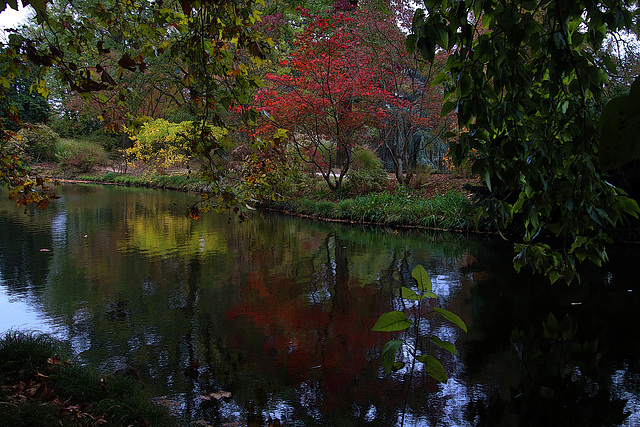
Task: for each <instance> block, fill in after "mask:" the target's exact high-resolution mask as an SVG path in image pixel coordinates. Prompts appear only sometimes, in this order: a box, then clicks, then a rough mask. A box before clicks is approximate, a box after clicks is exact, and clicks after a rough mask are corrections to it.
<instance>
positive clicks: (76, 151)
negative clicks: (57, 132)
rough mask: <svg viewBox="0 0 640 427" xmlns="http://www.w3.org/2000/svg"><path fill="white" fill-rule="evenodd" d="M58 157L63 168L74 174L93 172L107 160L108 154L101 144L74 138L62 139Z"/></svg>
mask: <svg viewBox="0 0 640 427" xmlns="http://www.w3.org/2000/svg"><path fill="white" fill-rule="evenodd" d="M57 157H58V161H59V163H60V167H61V168H62V170H64V171H67V172H70V173H74V174H78V173H88V172H91V170H92V169H93V168H95V167H97V166H100V165H105V164H106V162H107V154H106V153H105V151H104V148H102V147H101V146H100V145H99V144H96V143H95V142H90V141H81V140H74V139H69V140H63V141H62V143H61V144H60V148H59V150H58V154H57Z"/></svg>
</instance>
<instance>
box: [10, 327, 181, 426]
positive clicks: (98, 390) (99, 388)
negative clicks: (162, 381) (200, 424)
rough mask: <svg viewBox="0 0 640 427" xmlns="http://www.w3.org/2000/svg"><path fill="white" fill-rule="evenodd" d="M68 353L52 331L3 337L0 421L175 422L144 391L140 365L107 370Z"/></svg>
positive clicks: (36, 423) (40, 423) (42, 423)
mask: <svg viewBox="0 0 640 427" xmlns="http://www.w3.org/2000/svg"><path fill="white" fill-rule="evenodd" d="M65 354H66V351H65V348H64V346H63V345H62V344H61V343H60V342H58V341H56V340H54V339H53V338H51V337H49V336H47V335H43V334H35V333H22V332H17V331H10V332H7V333H5V335H3V336H1V337H0V425H4V426H13V427H20V426H25V427H37V426H42V427H49V426H78V425H83V426H97V425H103V424H104V425H116V426H129V425H136V426H138V425H139V426H142V425H151V426H160V427H162V426H172V425H175V423H174V420H173V419H172V418H171V417H170V416H169V414H168V412H167V410H166V409H165V408H163V407H160V406H158V405H155V404H153V403H152V402H151V400H150V398H151V396H147V395H146V393H144V390H143V387H142V384H141V383H140V381H139V379H138V378H135V377H136V376H137V373H136V372H135V370H131V369H130V370H129V371H128V372H126V373H125V374H119V373H116V374H112V375H102V374H101V373H99V372H98V371H96V370H93V369H91V368H89V367H86V366H82V365H80V364H78V363H75V362H72V361H70V360H69V359H68V358H67V356H65Z"/></svg>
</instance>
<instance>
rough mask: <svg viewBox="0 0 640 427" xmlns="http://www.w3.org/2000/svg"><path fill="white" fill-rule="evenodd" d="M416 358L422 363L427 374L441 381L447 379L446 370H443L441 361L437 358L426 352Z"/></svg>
mask: <svg viewBox="0 0 640 427" xmlns="http://www.w3.org/2000/svg"><path fill="white" fill-rule="evenodd" d="M416 359H417V360H418V361H419V362H422V363H424V370H425V372H426V373H427V374H428V375H429V376H431V377H433V378H435V379H436V380H437V381H440V382H442V383H444V382H446V381H447V379H448V377H447V372H446V371H445V370H444V366H442V363H440V361H439V360H438V359H436V358H435V357H433V356H429V355H428V354H423V355H421V356H418V357H416Z"/></svg>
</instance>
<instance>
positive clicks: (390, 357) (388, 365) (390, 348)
mask: <svg viewBox="0 0 640 427" xmlns="http://www.w3.org/2000/svg"><path fill="white" fill-rule="evenodd" d="M400 347H402V341H401V340H390V341H387V343H386V344H385V345H384V348H383V349H382V364H383V365H384V370H385V371H386V373H387V374H388V373H389V372H391V371H392V370H393V366H394V363H395V361H396V353H397V352H398V349H399V348H400Z"/></svg>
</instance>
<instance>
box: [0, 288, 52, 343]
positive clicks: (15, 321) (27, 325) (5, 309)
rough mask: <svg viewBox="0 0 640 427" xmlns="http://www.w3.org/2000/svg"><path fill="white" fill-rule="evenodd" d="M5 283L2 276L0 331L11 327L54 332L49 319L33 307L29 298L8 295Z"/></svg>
mask: <svg viewBox="0 0 640 427" xmlns="http://www.w3.org/2000/svg"><path fill="white" fill-rule="evenodd" d="M4 285H5V282H4V279H3V278H2V277H0V333H3V332H5V331H7V330H9V329H16V330H22V331H25V330H30V331H40V332H47V333H52V332H53V330H52V325H51V324H50V322H49V321H48V319H46V318H45V317H44V316H43V315H42V314H40V313H39V312H38V311H39V310H38V309H37V308H34V307H32V306H31V305H30V304H29V303H28V302H27V298H24V297H15V296H9V295H7V293H6V288H5V286H4Z"/></svg>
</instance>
